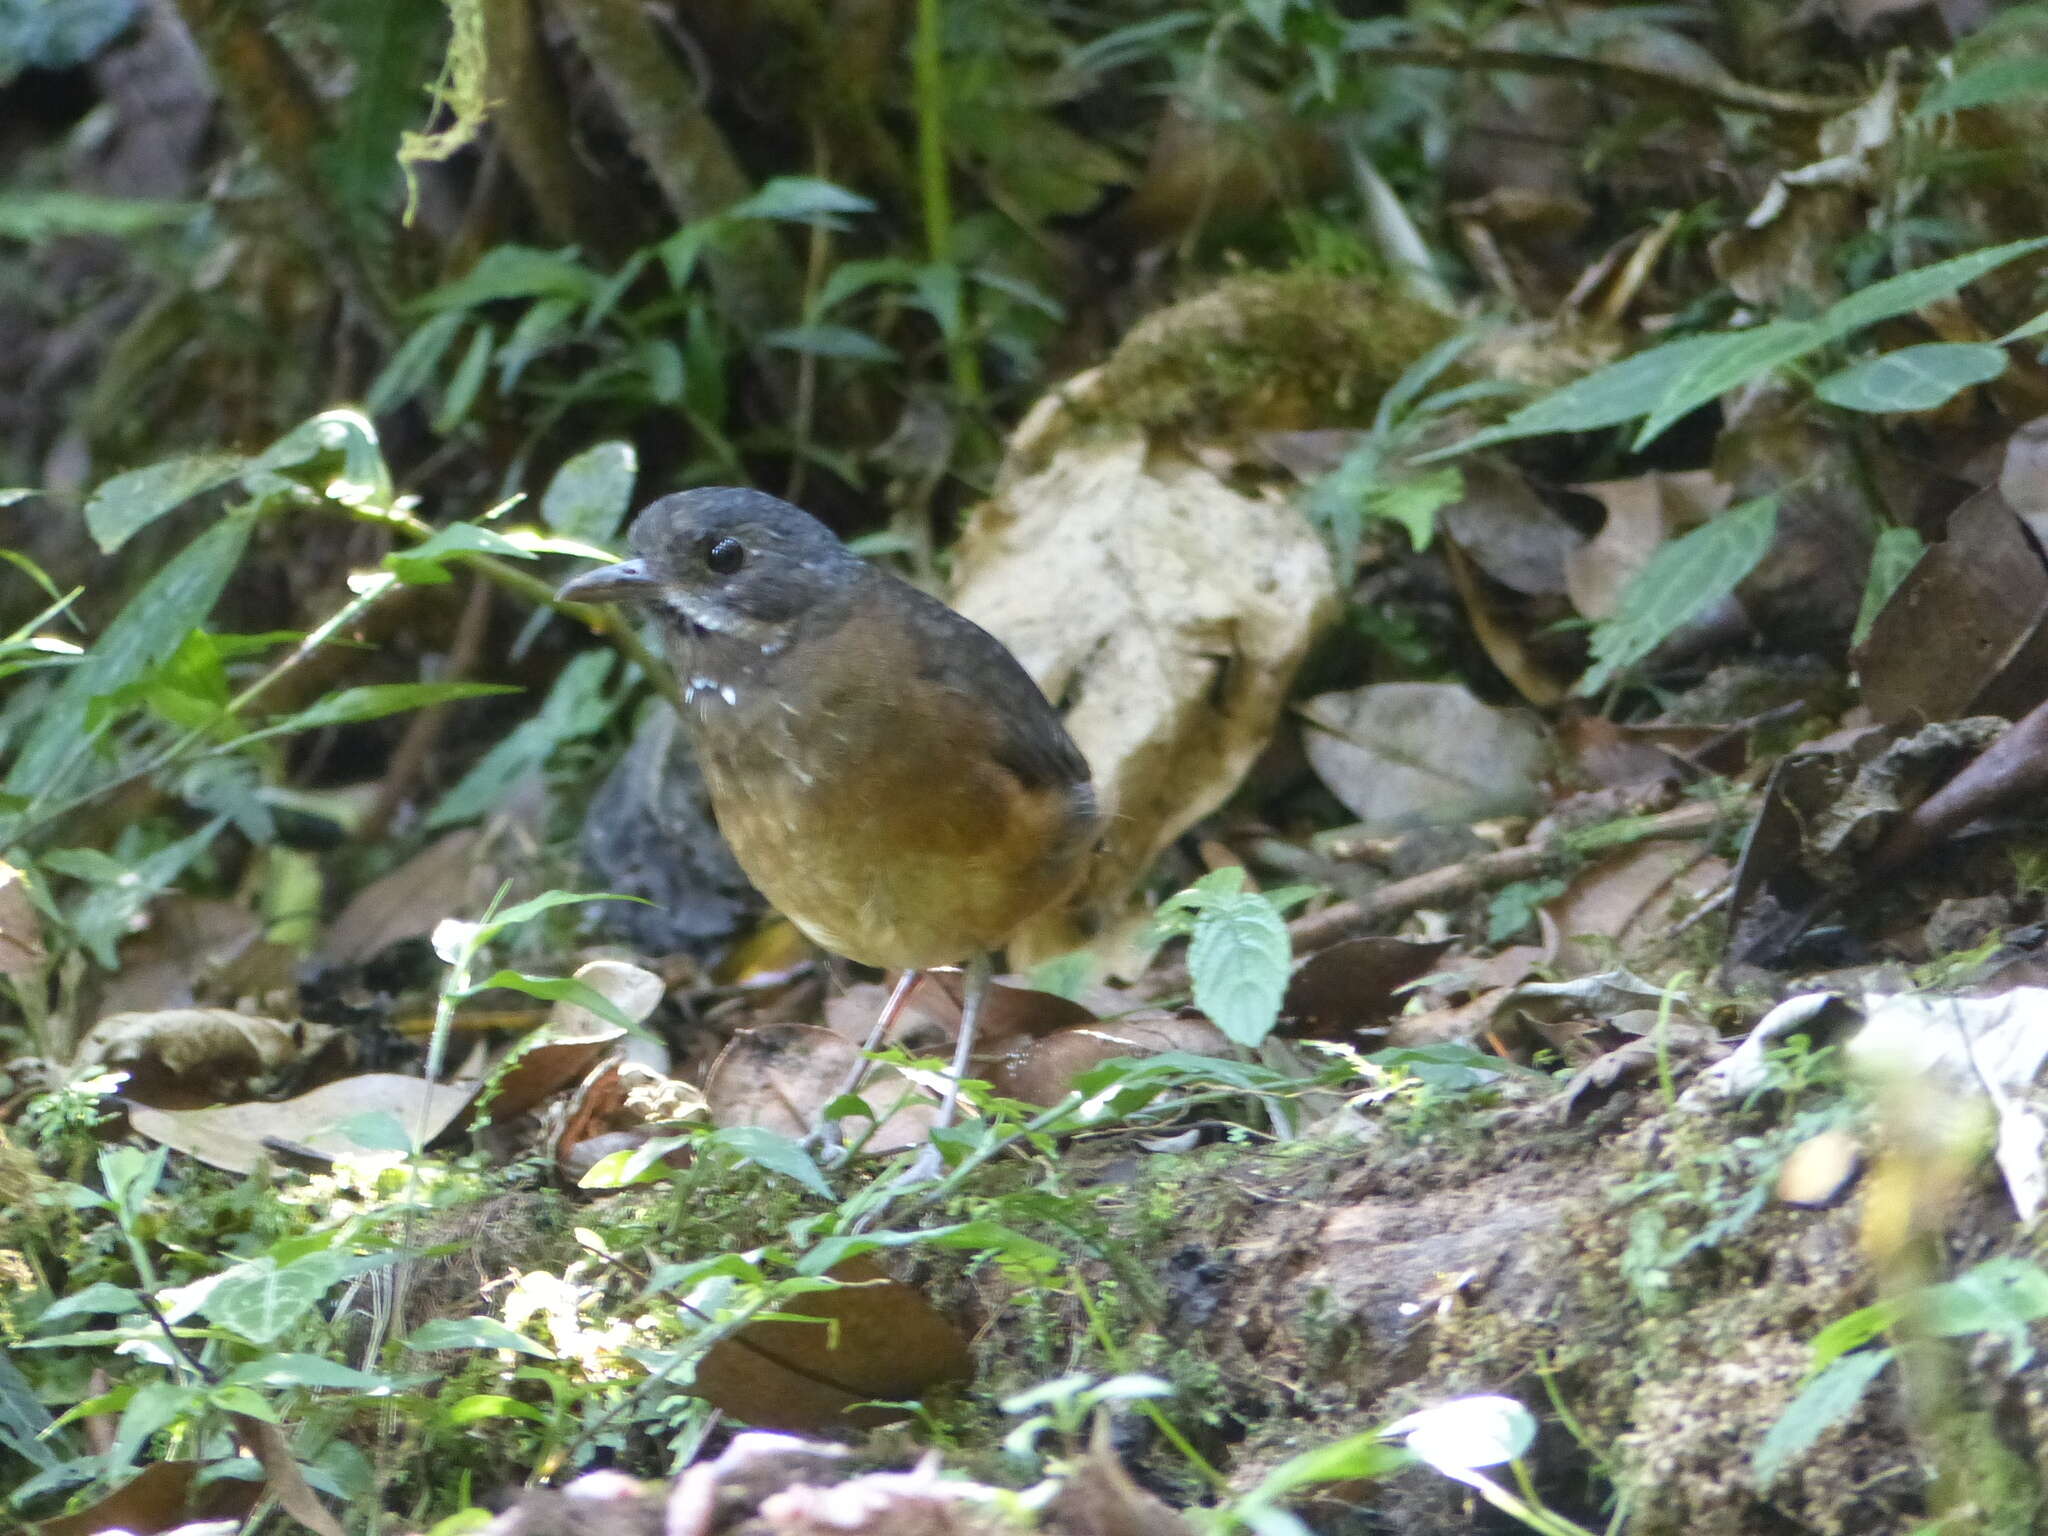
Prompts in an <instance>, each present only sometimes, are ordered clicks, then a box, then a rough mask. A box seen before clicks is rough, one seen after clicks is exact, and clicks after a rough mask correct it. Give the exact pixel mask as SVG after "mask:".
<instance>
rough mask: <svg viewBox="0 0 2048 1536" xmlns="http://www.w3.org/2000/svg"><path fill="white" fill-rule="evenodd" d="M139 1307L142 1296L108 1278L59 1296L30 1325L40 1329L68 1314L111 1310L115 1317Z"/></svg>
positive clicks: (87, 1313)
mask: <svg viewBox="0 0 2048 1536" xmlns="http://www.w3.org/2000/svg"><path fill="white" fill-rule="evenodd" d="M141 1310H142V1298H141V1297H139V1296H137V1295H136V1294H135V1292H134V1291H132V1290H130V1289H129V1288H128V1287H127V1286H125V1285H115V1284H114V1283H113V1282H112V1281H111V1280H95V1281H94V1282H93V1283H92V1284H91V1285H88V1286H83V1287H81V1288H80V1289H79V1290H77V1291H75V1292H72V1293H70V1294H68V1295H64V1296H59V1297H58V1298H57V1299H56V1300H55V1301H53V1302H51V1303H50V1304H49V1305H48V1306H47V1307H45V1308H43V1310H42V1311H41V1312H39V1313H37V1314H36V1315H35V1317H34V1318H33V1319H32V1320H31V1321H30V1323H29V1326H30V1327H31V1328H38V1329H39V1328H41V1327H43V1326H44V1325H45V1324H46V1323H54V1322H58V1321H60V1320H62V1319H63V1318H67V1317H80V1316H87V1315H90V1314H92V1313H96V1312H111V1313H113V1314H114V1316H116V1317H126V1316H127V1315H128V1314H129V1313H131V1312H140V1311H141Z"/></svg>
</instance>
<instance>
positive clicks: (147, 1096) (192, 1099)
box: [75, 1008, 337, 1109]
mask: <svg viewBox="0 0 2048 1536" xmlns="http://www.w3.org/2000/svg"><path fill="white" fill-rule="evenodd" d="M336 1035H337V1032H336V1031H335V1030H334V1029H333V1028H331V1027H330V1026H328V1025H325V1024H307V1023H301V1022H290V1023H287V1022H286V1021H284V1020H282V1019H265V1018H258V1017H257V1016H255V1015H253V1014H247V1013H237V1012H235V1011H234V1010H233V1009H231V1008H166V1009H163V1010H161V1011H159V1012H156V1013H115V1014H109V1015H108V1016H107V1017H106V1018H104V1019H101V1020H100V1021H99V1023H97V1024H95V1025H93V1027H92V1028H91V1029H90V1030H88V1031H87V1032H86V1036H85V1038H84V1039H83V1040H81V1041H80V1042H79V1043H78V1054H77V1057H76V1059H75V1066H76V1067H77V1068H80V1069H83V1068H86V1067H93V1066H104V1067H112V1068H115V1069H116V1070H119V1071H123V1072H126V1073H127V1074H128V1081H127V1082H126V1083H125V1084H123V1085H122V1088H121V1096H122V1097H123V1098H125V1099H128V1100H130V1101H132V1102H134V1103H137V1104H148V1105H151V1106H153V1107H155V1108H157V1109H198V1108H201V1107H203V1106H205V1105H208V1104H219V1103H223V1102H225V1101H228V1100H232V1099H238V1098H247V1097H249V1096H250V1095H252V1094H255V1093H259V1092H261V1091H263V1090H264V1089H265V1088H266V1087H275V1085H276V1084H277V1083H278V1081H279V1080H280V1079H281V1078H282V1077H283V1076H284V1074H286V1073H287V1072H289V1071H291V1070H292V1069H294V1068H295V1067H297V1066H299V1065H300V1064H301V1063H302V1062H304V1061H306V1060H309V1059H311V1058H312V1057H315V1056H317V1055H319V1054H320V1052H321V1051H322V1050H324V1049H326V1048H327V1046H328V1045H329V1044H330V1043H332V1042H333V1041H334V1040H335V1039H336Z"/></svg>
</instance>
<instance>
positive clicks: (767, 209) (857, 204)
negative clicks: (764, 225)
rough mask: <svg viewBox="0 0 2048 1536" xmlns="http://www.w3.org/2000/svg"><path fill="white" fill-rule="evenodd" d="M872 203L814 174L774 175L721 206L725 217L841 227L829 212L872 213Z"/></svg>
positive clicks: (832, 213) (856, 193)
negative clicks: (816, 221)
mask: <svg viewBox="0 0 2048 1536" xmlns="http://www.w3.org/2000/svg"><path fill="white" fill-rule="evenodd" d="M874 211H875V205H874V204H873V203H871V202H869V201H868V200H867V199H866V198H864V197H862V196H861V195H860V194H859V193H858V192H849V191H847V190H846V188H844V187H842V186H837V185H835V184H834V183H832V182H829V181H822V180H820V179H819V178H817V177H815V176H777V177H775V178H774V179H773V180H771V181H769V182H767V183H766V184H765V185H763V186H762V188H761V190H760V191H758V192H756V193H755V194H754V195H753V196H752V197H747V198H742V199H741V200H740V201H739V202H737V203H734V204H733V205H732V206H731V207H730V208H727V209H725V210H724V211H723V212H722V213H721V214H720V217H721V218H727V219H798V220H808V219H821V220H824V221H826V222H828V223H831V224H832V225H833V227H835V228H843V227H844V226H843V225H842V224H840V223H839V221H838V220H837V219H835V218H834V217H833V216H834V215H838V214H848V213H873V212H874Z"/></svg>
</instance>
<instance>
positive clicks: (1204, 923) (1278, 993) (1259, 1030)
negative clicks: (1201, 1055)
mask: <svg viewBox="0 0 2048 1536" xmlns="http://www.w3.org/2000/svg"><path fill="white" fill-rule="evenodd" d="M1219 873H1221V871H1219ZM1239 875H1240V877H1242V871H1239ZM1290 956H1291V947H1290V945H1289V943H1288V938H1287V924H1286V923H1285V922H1284V921H1283V920H1282V919H1281V916H1280V913H1279V912H1278V910H1276V909H1275V908H1274V906H1273V904H1272V903H1271V902H1270V901H1268V900H1266V898H1265V897H1263V896H1261V895H1259V894H1258V893H1257V892H1256V891H1239V892H1237V893H1236V894H1234V895H1229V896H1218V897H1216V898H1214V899H1211V900H1209V901H1207V902H1206V903H1205V904H1204V905H1203V907H1202V909H1201V910H1200V911H1199V912H1198V913H1197V914H1196V916H1195V928H1194V935H1193V937H1191V938H1190V939H1189V940H1188V974H1189V975H1190V976H1191V977H1192V978H1193V979H1194V993H1195V1006H1196V1007H1197V1008H1199V1009H1201V1010H1202V1012H1204V1013H1206V1014H1207V1015H1208V1016H1209V1018H1210V1019H1211V1020H1212V1021H1213V1022H1214V1023H1215V1025H1216V1027H1217V1028H1218V1029H1220V1030H1222V1031H1223V1033H1224V1034H1226V1035H1228V1036H1229V1037H1230V1038H1231V1039H1232V1040H1234V1041H1236V1042H1237V1043H1238V1044H1239V1045H1246V1046H1254V1045H1257V1044H1258V1043H1259V1042H1260V1041H1261V1040H1264V1039H1265V1038H1266V1036H1267V1035H1269V1034H1271V1033H1272V1031H1273V1026H1274V1025H1275V1024H1276V1023H1278V1022H1279V1020H1280V1000H1281V998H1282V997H1283V996H1284V995H1285V994H1286V991H1287V969H1288V961H1289V959H1290Z"/></svg>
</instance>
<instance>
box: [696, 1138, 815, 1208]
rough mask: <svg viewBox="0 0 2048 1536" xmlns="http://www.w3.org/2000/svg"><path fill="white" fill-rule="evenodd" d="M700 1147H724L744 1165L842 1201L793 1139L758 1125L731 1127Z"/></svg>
mask: <svg viewBox="0 0 2048 1536" xmlns="http://www.w3.org/2000/svg"><path fill="white" fill-rule="evenodd" d="M698 1144H699V1145H700V1146H703V1147H723V1148H725V1149H726V1150H727V1151H728V1152H731V1153H734V1154H736V1155H737V1156H738V1157H739V1158H740V1159H741V1161H743V1162H749V1163H756V1164H759V1165H760V1166H761V1167H763V1168H766V1169H767V1170H768V1171H769V1172H770V1173H779V1174H781V1175H782V1176H783V1177H784V1178H788V1179H794V1180H795V1181H796V1182H797V1183H799V1184H801V1185H803V1187H804V1188H805V1189H808V1190H809V1191H810V1192H811V1193H812V1194H814V1195H822V1196H824V1198H825V1199H827V1200H836V1199H837V1198H838V1196H837V1195H836V1194H835V1193H834V1192H833V1189H832V1186H831V1185H830V1184H828V1183H826V1182H825V1175H824V1174H823V1173H821V1172H819V1170H818V1165H817V1164H816V1163H815V1162H813V1161H812V1160H811V1154H810V1153H808V1152H806V1151H805V1150H804V1149H803V1148H802V1147H801V1146H800V1145H798V1143H797V1142H796V1141H795V1140H794V1139H793V1138H791V1137H788V1136H783V1135H780V1134H778V1133H777V1132H775V1131H771V1130H768V1129H766V1128H764V1127H762V1126H758V1125H728V1126H726V1127H725V1128H724V1129H723V1130H717V1131H713V1132H712V1133H711V1134H710V1135H708V1136H705V1137H703V1138H702V1139H701V1140H700V1141H699V1143H698Z"/></svg>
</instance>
